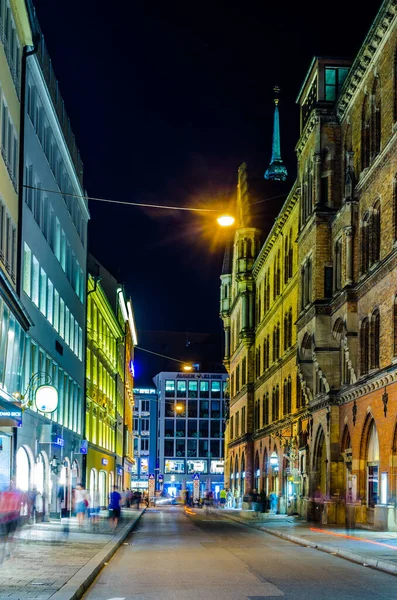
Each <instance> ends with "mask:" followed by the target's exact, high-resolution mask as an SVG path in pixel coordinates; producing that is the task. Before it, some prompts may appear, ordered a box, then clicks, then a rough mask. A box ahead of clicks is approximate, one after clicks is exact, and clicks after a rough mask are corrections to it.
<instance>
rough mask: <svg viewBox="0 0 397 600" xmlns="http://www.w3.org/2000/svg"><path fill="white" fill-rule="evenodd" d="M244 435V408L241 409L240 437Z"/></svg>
mask: <svg viewBox="0 0 397 600" xmlns="http://www.w3.org/2000/svg"><path fill="white" fill-rule="evenodd" d="M245 433H246V420H245V406H243V408H242V409H241V435H244V434H245Z"/></svg>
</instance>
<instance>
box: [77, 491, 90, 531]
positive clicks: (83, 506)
mask: <svg viewBox="0 0 397 600" xmlns="http://www.w3.org/2000/svg"><path fill="white" fill-rule="evenodd" d="M74 500H75V503H76V507H75V509H76V515H77V523H78V525H79V527H80V528H82V527H83V523H84V516H85V513H86V510H87V508H88V506H89V501H88V494H87V490H86V489H85V488H84V487H83V486H82V485H81V483H78V484H77V485H76V492H75V495H74Z"/></svg>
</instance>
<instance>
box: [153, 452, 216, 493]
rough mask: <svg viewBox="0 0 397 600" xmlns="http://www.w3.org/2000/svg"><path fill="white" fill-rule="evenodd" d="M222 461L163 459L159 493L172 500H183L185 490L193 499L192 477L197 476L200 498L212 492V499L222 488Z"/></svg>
mask: <svg viewBox="0 0 397 600" xmlns="http://www.w3.org/2000/svg"><path fill="white" fill-rule="evenodd" d="M224 468H225V467H224V461H223V459H221V458H219V459H210V460H208V459H190V460H184V459H165V461H164V473H162V474H161V475H162V477H163V483H162V485H161V492H162V494H163V495H168V496H169V497H173V498H181V499H184V496H185V493H186V490H188V491H189V496H190V498H192V497H193V476H194V475H199V480H198V481H199V490H200V498H204V497H205V494H206V493H207V492H212V494H213V497H214V499H216V500H218V499H219V493H220V491H221V490H222V489H223V487H224Z"/></svg>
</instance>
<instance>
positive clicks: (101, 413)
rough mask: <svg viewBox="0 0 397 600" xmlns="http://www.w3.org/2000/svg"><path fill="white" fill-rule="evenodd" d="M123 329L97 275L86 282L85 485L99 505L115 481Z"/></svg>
mask: <svg viewBox="0 0 397 600" xmlns="http://www.w3.org/2000/svg"><path fill="white" fill-rule="evenodd" d="M123 335H124V331H123V329H122V328H121V326H120V323H119V321H118V319H117V317H116V315H115V314H114V311H113V309H112V307H111V305H110V302H109V300H108V298H107V296H106V294H105V292H104V290H103V288H102V286H101V284H100V282H99V281H98V279H97V278H95V277H94V276H92V275H91V274H90V275H89V277H88V284H87V369H86V372H87V395H86V423H85V430H86V438H87V440H88V455H87V468H86V479H87V481H86V485H87V489H89V490H90V492H93V491H94V490H97V491H99V497H100V502H101V505H102V506H107V504H108V500H107V499H108V494H109V492H110V490H111V489H112V486H113V485H115V484H116V430H117V420H116V403H117V389H116V379H117V374H118V369H119V364H118V362H119V361H118V348H117V346H118V343H119V342H120V341H122V339H123Z"/></svg>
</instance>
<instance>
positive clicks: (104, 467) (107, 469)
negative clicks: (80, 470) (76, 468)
mask: <svg viewBox="0 0 397 600" xmlns="http://www.w3.org/2000/svg"><path fill="white" fill-rule="evenodd" d="M115 472H116V460H115V456H114V455H113V454H110V453H107V452H106V451H104V450H96V449H95V448H92V447H90V448H89V450H88V456H87V490H88V491H89V493H90V495H91V496H92V497H93V496H94V493H96V492H98V499H99V503H100V506H101V507H102V508H107V506H108V505H109V494H110V492H111V491H112V489H113V486H114V485H115V484H116V483H115V482H116V477H115Z"/></svg>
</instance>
